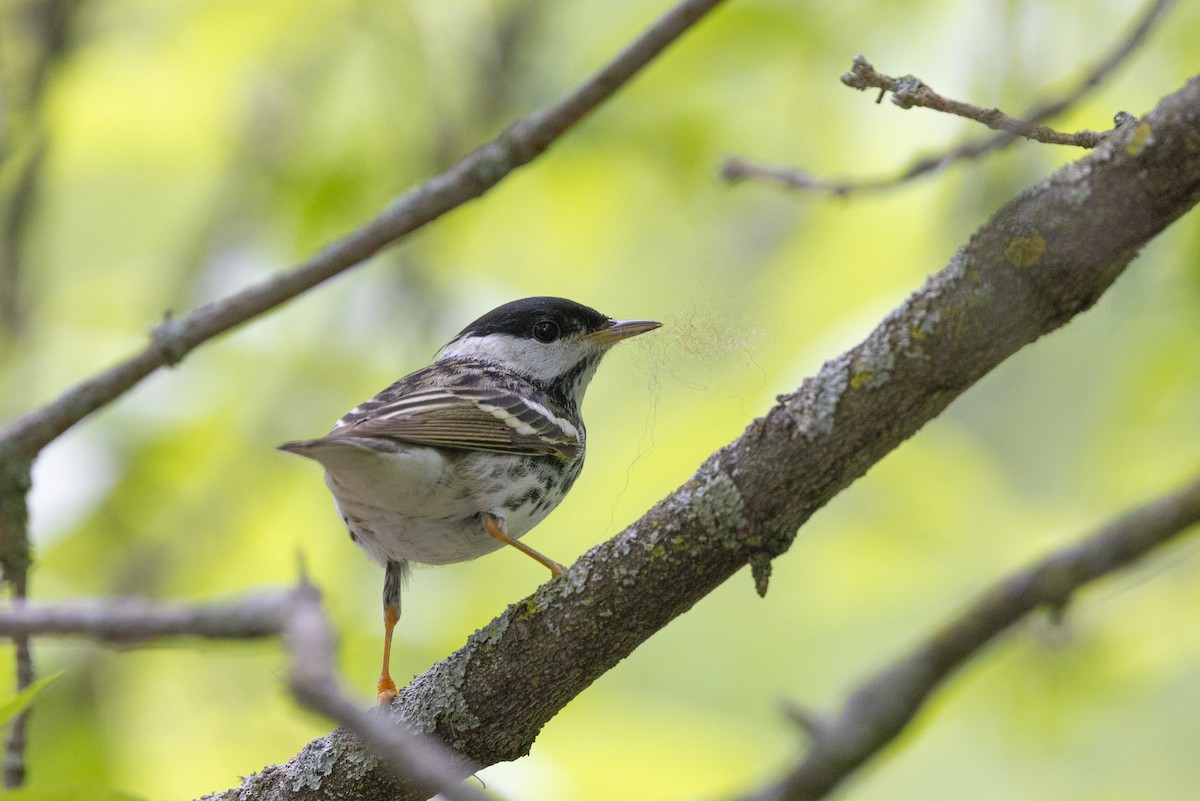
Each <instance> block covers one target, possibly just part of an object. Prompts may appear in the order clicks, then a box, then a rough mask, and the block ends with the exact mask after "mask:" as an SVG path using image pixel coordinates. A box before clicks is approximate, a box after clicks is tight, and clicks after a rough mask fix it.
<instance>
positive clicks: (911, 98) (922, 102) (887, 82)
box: [842, 56, 1109, 148]
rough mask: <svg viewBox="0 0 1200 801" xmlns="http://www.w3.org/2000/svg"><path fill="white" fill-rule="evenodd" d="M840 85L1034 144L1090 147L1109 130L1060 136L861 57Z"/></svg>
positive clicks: (905, 106)
mask: <svg viewBox="0 0 1200 801" xmlns="http://www.w3.org/2000/svg"><path fill="white" fill-rule="evenodd" d="M842 83H844V84H846V86H849V87H850V88H852V89H858V90H859V91H864V90H867V89H878V90H879V98H878V100H876V101H875V102H877V103H878V102H880V101H882V100H883V96H884V94H885V93H887V92H891V93H892V103H894V104H895V105H897V106H899V107H900V108H913V107H914V106H916V107H920V108H928V109H933V110H934V111H944V112H946V113H947V114H954V115H957V116H959V117H965V118H967V119H968V120H975V121H976V122H978V123H982V124H983V125H986V126H987V127H989V128H991V129H992V130H994V131H1004V132H1005V133H1010V134H1013V135H1014V136H1023V137H1025V138H1026V139H1032V140H1034V141H1035V142H1042V143H1045V144H1048V145H1074V146H1075V147H1086V148H1093V147H1095V146H1096V145H1098V144H1100V142H1101V140H1103V139H1104V137H1106V136H1108V134H1109V132H1108V131H1104V132H1100V133H1098V132H1096V131H1079V132H1078V133H1073V134H1067V133H1062V132H1060V131H1055V130H1052V129H1050V128H1047V127H1045V126H1043V125H1033V124H1031V123H1028V122H1025V121H1023V120H1018V119H1017V118H1016V117H1010V116H1008V115H1007V114H1005V113H1004V112H1003V111H1001V110H1000V109H998V108H983V107H981V106H976V105H972V104H971V103H964V102H963V101H961V100H955V99H953V98H949V97H944V96H943V95H940V94H938V93H937V92H935V91H933V89H932V88H931V87H930V86H929V85H928V84H926V83H925V82H924V81H922V80H921V79H920V78H918V77H917V76H915V75H903V76H901V77H899V78H893V77H892V76H890V75H884V74H883V73H882V72H879V71H878V70H876V69H875V67H874V66H873V65H872V64H871V62H869V61H867V60H866V59H865V58H863V57H862V56H855V57H854V59H853V61H852V65H851V67H850V72H848V73H846V74H845V75H843V76H842Z"/></svg>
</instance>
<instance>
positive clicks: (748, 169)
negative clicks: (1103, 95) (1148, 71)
mask: <svg viewBox="0 0 1200 801" xmlns="http://www.w3.org/2000/svg"><path fill="white" fill-rule="evenodd" d="M1175 1H1176V0H1153V1H1152V2H1151V3H1149V5H1147V7H1146V9H1145V10H1144V11H1143V12H1142V15H1141V16H1140V17H1139V18H1138V22H1137V24H1136V25H1134V27H1133V29H1132V30H1131V31H1130V32H1129V33H1128V34H1127V35H1125V36H1123V37H1122V38H1121V40H1120V41H1119V42H1117V44H1116V45H1115V46H1114V47H1113V48H1112V50H1110V51H1109V53H1108V55H1107V56H1105V57H1104V58H1103V59H1101V60H1100V62H1099V63H1097V64H1096V66H1094V67H1093V68H1092V69H1091V70H1090V71H1088V73H1087V74H1086V75H1085V76H1084V77H1083V78H1082V79H1080V80H1079V81H1078V82H1076V83H1075V85H1074V86H1073V87H1072V88H1071V89H1069V90H1068V91H1066V92H1064V93H1063V94H1062V95H1060V96H1058V97H1056V98H1051V99H1049V100H1045V101H1042V102H1040V103H1037V104H1035V105H1034V106H1032V107H1031V108H1029V109H1028V110H1027V111H1026V112H1025V113H1023V114H1022V115H1021V118H1022V119H1024V120H1026V121H1027V122H1028V123H1029V124H1031V125H1037V124H1039V123H1041V122H1043V121H1045V120H1048V119H1050V118H1051V117H1054V116H1057V115H1059V114H1061V113H1063V112H1064V111H1066V110H1067V109H1069V108H1071V107H1072V106H1074V105H1075V104H1077V103H1079V102H1080V101H1081V100H1082V99H1083V98H1084V97H1086V96H1087V95H1088V94H1090V93H1091V92H1092V91H1093V90H1095V89H1096V88H1097V87H1098V86H1100V85H1101V84H1102V83H1103V82H1104V81H1105V79H1107V78H1108V76H1109V75H1111V74H1112V73H1113V72H1114V71H1116V69H1117V68H1118V67H1120V66H1121V65H1122V64H1124V63H1125V61H1126V60H1127V59H1128V58H1129V56H1131V55H1132V54H1133V53H1134V52H1135V51H1136V50H1137V49H1138V48H1139V47H1140V46H1141V45H1142V43H1143V42H1145V41H1146V39H1147V38H1148V37H1149V35H1150V32H1151V31H1153V30H1154V28H1155V27H1156V26H1157V25H1158V23H1159V22H1160V21H1161V20H1162V18H1163V17H1164V16H1165V15H1166V12H1167V11H1168V10H1170V8H1171V6H1173V5H1174V4H1175ZM1018 138H1019V137H1017V136H1015V135H1013V134H1009V133H1004V134H1000V135H999V136H984V137H979V138H975V139H969V140H967V141H965V142H961V143H959V144H957V145H954V146H953V147H951V148H949V149H948V150H945V151H943V152H941V153H935V154H932V155H928V156H922V157H920V158H918V159H916V160H915V161H913V162H912V163H911V164H910V165H909V166H907V167H905V168H904V169H903V170H901V171H900V172H898V173H895V174H892V175H881V176H874V177H867V178H842V179H837V178H821V177H819V176H814V175H812V174H811V173H808V172H806V171H805V170H801V169H798V168H795V167H788V166H779V165H768V164H762V163H760V162H754V161H750V160H748V159H745V158H742V157H738V156H733V157H730V158H728V159H726V160H725V162H724V163H723V164H722V165H721V177H722V178H724V179H725V180H728V181H742V180H760V181H767V182H771V183H778V184H782V185H783V186H785V187H787V188H788V189H793V190H797V191H808V192H818V193H821V194H832V195H838V196H845V195H849V194H854V193H858V192H879V191H885V190H890V189H894V188H896V187H897V186H900V185H901V184H904V183H907V182H909V181H912V180H914V179H916V178H920V177H922V176H926V175H932V174H933V173H936V172H939V171H941V170H942V169H944V168H945V167H948V166H950V165H952V164H955V163H957V162H959V161H966V160H970V159H976V158H981V157H982V156H985V155H987V154H989V153H992V152H994V151H997V150H1001V149H1003V148H1005V147H1007V146H1008V145H1010V144H1012V143H1013V142H1015V141H1016V140H1017V139H1018Z"/></svg>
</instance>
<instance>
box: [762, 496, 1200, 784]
mask: <svg viewBox="0 0 1200 801" xmlns="http://www.w3.org/2000/svg"><path fill="white" fill-rule="evenodd" d="M1197 523H1200V479H1197V480H1195V481H1193V482H1192V483H1191V484H1189V485H1188V486H1186V487H1183V488H1182V489H1179V490H1176V491H1175V492H1172V493H1170V494H1168V495H1165V496H1163V497H1161V498H1157V499H1155V500H1154V501H1151V502H1150V503H1147V504H1145V505H1144V506H1141V507H1139V508H1137V509H1134V510H1132V511H1130V512H1128V513H1127V514H1125V515H1124V516H1122V517H1120V518H1118V519H1117V520H1114V521H1112V522H1111V523H1109V524H1108V525H1106V526H1104V527H1103V528H1101V529H1100V530H1099V531H1097V532H1096V533H1095V534H1093V535H1091V536H1090V537H1088V538H1087V539H1085V540H1084V541H1082V542H1080V543H1077V544H1075V545H1073V546H1071V547H1069V548H1066V549H1064V550H1062V551H1059V552H1058V553H1056V554H1053V555H1051V556H1050V557H1048V558H1047V559H1045V560H1043V561H1042V562H1040V563H1038V564H1036V565H1034V566H1032V567H1030V568H1028V569H1026V570H1023V571H1021V572H1019V573H1017V574H1015V575H1013V576H1010V577H1009V578H1007V579H1005V580H1004V581H1002V582H1001V583H999V584H997V585H996V586H994V587H992V588H991V589H990V590H988V591H987V592H985V593H983V595H982V596H981V597H980V598H979V600H978V601H976V602H975V604H974V605H973V606H971V608H970V609H968V610H967V611H966V612H964V613H963V614H962V615H960V616H959V617H958V618H956V619H955V620H953V621H951V622H950V623H949V624H947V625H946V626H944V627H942V628H941V629H940V630H939V631H937V632H935V633H934V634H933V635H932V636H931V637H929V638H928V639H927V640H926V641H925V642H924V643H922V644H921V645H920V646H919V647H918V648H917V649H916V650H914V651H913V652H912V653H911V654H909V655H908V656H906V657H904V658H903V659H901V660H899V661H897V662H896V663H894V664H892V665H890V666H889V667H887V668H885V669H884V670H883V671H881V672H880V673H879V674H878V675H876V676H875V677H874V678H872V679H870V680H869V681H867V682H865V683H863V684H862V685H861V686H860V687H859V688H858V689H857V690H855V691H854V693H853V694H852V695H851V696H850V700H849V701H847V702H846V706H845V708H844V709H843V710H842V713H841V715H840V716H839V717H837V718H836V719H832V720H824V719H823V720H822V721H821V723H820V725H816V726H811V727H809V734H810V735H811V738H812V744H811V746H810V747H809V749H808V753H806V754H805V755H804V758H803V759H802V760H801V761H800V763H799V764H797V765H796V767H795V768H793V769H792V770H791V771H789V773H788V775H787V776H786V777H784V778H783V779H782V780H780V781H778V782H775V783H772V784H771V785H770V786H768V787H766V788H764V789H762V790H760V791H759V792H756V793H754V794H753V795H748V796H745V797H743V799H742V801H816V799H819V798H824V797H825V796H827V795H828V794H829V793H830V792H832V791H833V790H834V789H835V788H836V787H837V786H838V785H839V784H840V783H841V782H842V781H844V780H845V779H846V778H847V777H849V776H850V775H851V774H852V773H853V772H854V771H855V770H857V769H858V768H859V767H861V766H862V765H863V763H865V762H866V761H867V760H869V759H871V758H872V757H874V756H875V755H877V754H878V753H879V752H880V751H881V750H882V749H883V748H884V747H886V746H887V745H888V743H890V742H891V741H892V740H894V739H895V738H896V737H898V736H899V735H900V733H901V732H902V731H903V730H904V728H905V727H906V726H907V725H908V724H909V723H910V722H911V721H912V720H913V718H914V717H916V715H917V713H918V712H920V710H921V707H922V706H924V704H925V700H926V699H927V698H928V697H929V696H930V695H931V694H932V693H933V691H934V690H936V689H937V688H938V687H939V686H941V685H942V684H943V683H944V682H945V681H946V680H947V679H948V678H949V677H950V676H951V675H952V674H953V673H954V672H955V671H956V670H958V669H959V668H960V667H962V666H963V665H964V664H965V663H966V662H967V660H968V659H970V658H972V657H973V656H975V655H976V654H978V653H979V652H980V651H981V650H982V649H983V648H984V647H985V646H986V645H987V644H988V643H989V642H991V641H992V640H993V639H995V638H996V637H997V636H998V635H999V634H1001V633H1002V632H1004V631H1005V630H1006V629H1008V628H1009V627H1011V626H1012V625H1013V624H1015V623H1017V622H1018V621H1020V620H1021V619H1022V618H1023V617H1025V616H1026V615H1028V614H1029V613H1031V612H1033V611H1035V610H1036V609H1039V608H1042V607H1046V608H1049V609H1051V610H1054V611H1057V610H1060V609H1062V608H1063V607H1065V606H1066V605H1067V603H1068V602H1069V601H1070V599H1071V597H1072V596H1073V595H1074V594H1075V592H1076V591H1077V590H1078V589H1079V588H1080V587H1082V586H1083V585H1085V584H1087V583H1089V582H1091V581H1095V580H1096V579H1098V578H1101V577H1102V576H1105V575H1107V574H1108V573H1111V572H1113V571H1115V570H1118V569H1120V568H1123V567H1127V566H1129V565H1131V564H1133V563H1134V562H1136V561H1137V560H1139V559H1140V558H1142V557H1143V556H1145V555H1146V554H1147V553H1149V552H1150V551H1151V550H1153V549H1154V548H1156V547H1158V546H1160V545H1163V544H1165V543H1167V542H1170V541H1171V540H1172V539H1174V538H1175V537H1177V536H1179V535H1181V534H1183V533H1184V532H1186V531H1187V530H1188V529H1190V528H1192V527H1193V526H1195V525H1196V524H1197Z"/></svg>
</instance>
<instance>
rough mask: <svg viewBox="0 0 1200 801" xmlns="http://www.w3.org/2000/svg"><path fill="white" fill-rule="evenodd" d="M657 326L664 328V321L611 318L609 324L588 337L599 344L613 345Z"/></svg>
mask: <svg viewBox="0 0 1200 801" xmlns="http://www.w3.org/2000/svg"><path fill="white" fill-rule="evenodd" d="M655 328H662V323H658V322H655V321H654V320H610V321H609V323H608V326H606V327H605V328H601V329H600V330H599V331H596V332H594V333H591V334H588V335H587V338H588V339H590V340H591V341H592V342H595V343H596V344H597V345H612V344H614V343H617V342H620V341H621V340H622V339H629V338H630V337H635V336H637V335H638V334H644V333H646V332H647V331H653V330H654V329H655Z"/></svg>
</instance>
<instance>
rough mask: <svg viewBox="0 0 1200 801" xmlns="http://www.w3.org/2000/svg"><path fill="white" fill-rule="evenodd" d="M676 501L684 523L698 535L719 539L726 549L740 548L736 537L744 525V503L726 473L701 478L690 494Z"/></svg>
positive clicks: (711, 474) (714, 473)
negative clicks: (683, 508) (682, 512)
mask: <svg viewBox="0 0 1200 801" xmlns="http://www.w3.org/2000/svg"><path fill="white" fill-rule="evenodd" d="M679 500H680V501H681V502H682V503H683V504H684V505H685V506H686V511H685V512H684V514H685V517H686V520H687V521H688V523H689V524H691V527H692V528H694V529H698V531H699V533H700V534H702V535H704V536H707V537H710V538H719V539H720V540H721V541H722V542H725V543H726V545H727V546H728V547H732V548H737V547H740V546H741V543H740V542H739V541H738V539H737V533H738V532H739V531H741V529H742V528H743V526H744V525H745V510H746V503H745V501H744V500H743V499H742V492H741V490H739V489H738V487H737V484H735V483H734V482H733V479H732V478H730V477H729V476H728V475H727V474H726V473H724V472H720V471H715V472H712V473H710V474H708V475H706V476H704V477H703V478H701V479H699V480H698V481H697V482H695V484H694V485H693V486H692V488H691V490H690V492H685V493H680V496H679Z"/></svg>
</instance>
